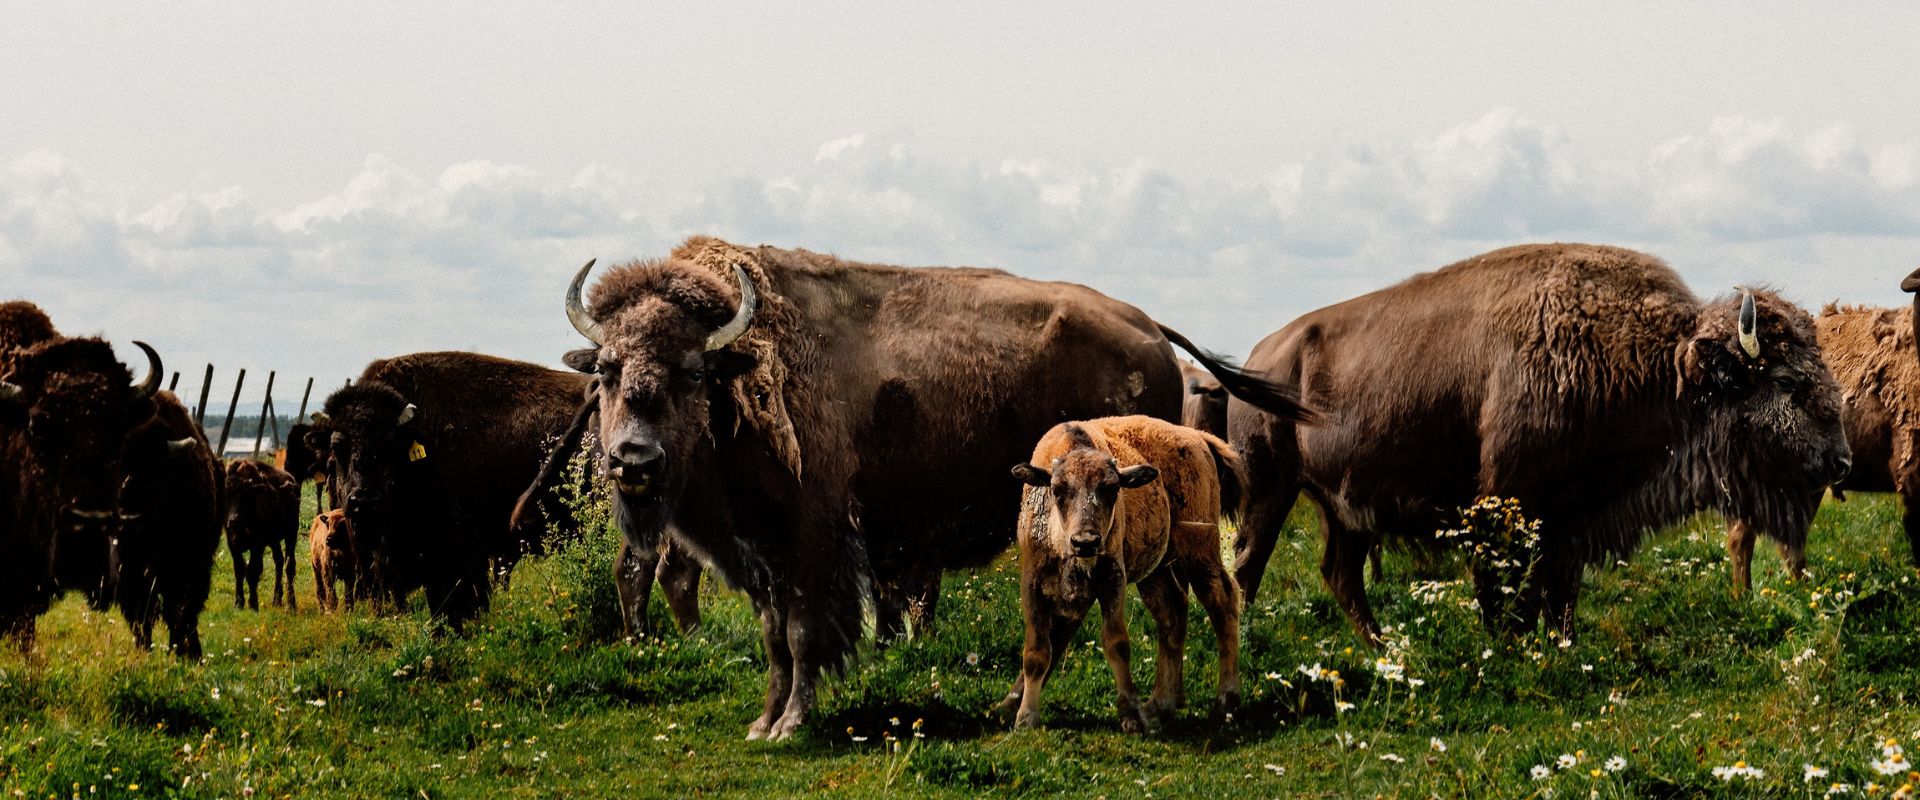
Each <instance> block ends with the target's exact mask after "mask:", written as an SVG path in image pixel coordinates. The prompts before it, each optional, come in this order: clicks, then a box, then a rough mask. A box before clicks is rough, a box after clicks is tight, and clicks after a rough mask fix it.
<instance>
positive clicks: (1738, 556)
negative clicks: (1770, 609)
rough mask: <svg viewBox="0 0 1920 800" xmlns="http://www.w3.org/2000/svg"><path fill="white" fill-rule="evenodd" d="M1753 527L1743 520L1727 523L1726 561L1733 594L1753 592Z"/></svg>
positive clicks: (1736, 595)
mask: <svg viewBox="0 0 1920 800" xmlns="http://www.w3.org/2000/svg"><path fill="white" fill-rule="evenodd" d="M1754 538H1755V536H1754V532H1753V526H1752V525H1750V524H1748V523H1747V521H1746V520H1744V519H1734V520H1730V521H1729V522H1728V523H1727V559H1728V560H1729V561H1730V562H1731V564H1732V569H1733V594H1734V596H1735V597H1738V596H1740V595H1742V594H1745V593H1747V592H1750V591H1753V542H1754Z"/></svg>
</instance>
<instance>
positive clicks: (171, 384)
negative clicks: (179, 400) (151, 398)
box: [167, 372, 180, 393]
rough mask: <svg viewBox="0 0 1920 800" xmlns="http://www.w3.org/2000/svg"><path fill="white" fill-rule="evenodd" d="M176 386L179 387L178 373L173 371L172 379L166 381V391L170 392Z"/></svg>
mask: <svg viewBox="0 0 1920 800" xmlns="http://www.w3.org/2000/svg"><path fill="white" fill-rule="evenodd" d="M178 388H180V373H178V372H175V373H173V380H170V381H167V392H168V393H172V392H173V390H175V389H178Z"/></svg>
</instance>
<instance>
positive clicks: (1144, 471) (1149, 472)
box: [1120, 464, 1160, 489]
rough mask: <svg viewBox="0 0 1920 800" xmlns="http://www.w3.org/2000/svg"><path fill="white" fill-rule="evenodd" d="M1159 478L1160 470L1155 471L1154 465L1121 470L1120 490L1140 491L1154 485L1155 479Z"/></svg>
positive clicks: (1142, 465)
mask: <svg viewBox="0 0 1920 800" xmlns="http://www.w3.org/2000/svg"><path fill="white" fill-rule="evenodd" d="M1158 477H1160V470H1157V469H1154V468H1153V465H1152V464H1141V465H1139V466H1133V467H1128V468H1126V469H1123V470H1120V488H1122V489H1138V488H1140V487H1142V486H1145V485H1147V484H1149V483H1152V482H1153V479H1154V478H1158Z"/></svg>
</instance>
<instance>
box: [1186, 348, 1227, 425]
mask: <svg viewBox="0 0 1920 800" xmlns="http://www.w3.org/2000/svg"><path fill="white" fill-rule="evenodd" d="M1180 381H1181V384H1182V385H1184V386H1185V387H1186V394H1184V395H1182V396H1181V399H1180V424H1182V425H1185V426H1187V427H1189V428H1192V429H1194V430H1197V431H1206V432H1207V433H1211V434H1213V435H1215V436H1218V437H1221V438H1226V435H1227V389H1226V387H1224V386H1221V385H1220V381H1218V380H1216V379H1215V378H1214V377H1213V375H1212V374H1211V373H1208V372H1207V371H1206V370H1204V369H1201V368H1199V367H1196V366H1194V365H1193V363H1192V362H1190V361H1187V360H1186V359H1184V358H1183V359H1181V360H1180Z"/></svg>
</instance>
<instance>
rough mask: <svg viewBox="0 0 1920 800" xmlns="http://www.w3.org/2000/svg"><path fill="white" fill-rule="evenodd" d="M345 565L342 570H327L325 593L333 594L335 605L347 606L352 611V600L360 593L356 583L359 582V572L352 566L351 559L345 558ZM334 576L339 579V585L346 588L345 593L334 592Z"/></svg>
mask: <svg viewBox="0 0 1920 800" xmlns="http://www.w3.org/2000/svg"><path fill="white" fill-rule="evenodd" d="M345 565H346V569H344V570H338V571H335V570H331V569H329V570H327V575H328V578H327V594H329V595H332V596H333V599H334V605H335V606H340V605H344V606H346V607H347V610H348V611H352V610H353V601H354V600H355V599H356V598H357V596H358V595H359V593H360V590H359V588H358V584H359V582H360V581H359V573H358V571H356V570H355V569H354V568H353V562H352V560H351V559H349V560H347V561H346V562H345ZM334 577H338V578H339V579H340V584H341V586H342V587H343V588H345V589H346V590H347V593H346V594H345V595H341V594H339V593H338V592H335V591H334V590H333V578H334ZM342 597H344V598H345V600H344V601H343V600H342Z"/></svg>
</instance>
